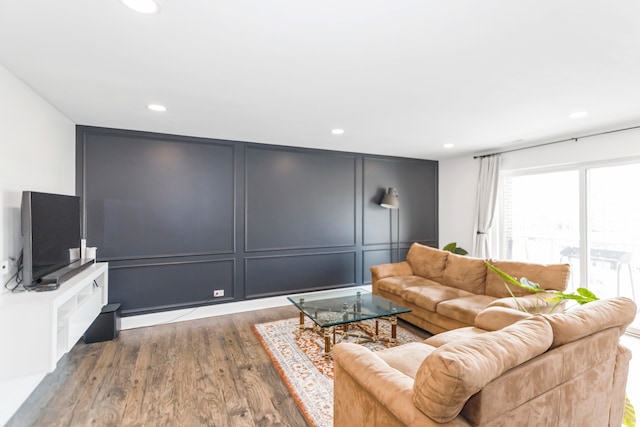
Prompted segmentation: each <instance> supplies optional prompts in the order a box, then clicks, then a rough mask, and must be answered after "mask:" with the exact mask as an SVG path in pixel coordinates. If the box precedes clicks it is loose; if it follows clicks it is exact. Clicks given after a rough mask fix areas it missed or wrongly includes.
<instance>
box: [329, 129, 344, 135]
mask: <svg viewBox="0 0 640 427" xmlns="http://www.w3.org/2000/svg"><path fill="white" fill-rule="evenodd" d="M331 133H332V134H334V135H342V134H343V133H344V129H331Z"/></svg>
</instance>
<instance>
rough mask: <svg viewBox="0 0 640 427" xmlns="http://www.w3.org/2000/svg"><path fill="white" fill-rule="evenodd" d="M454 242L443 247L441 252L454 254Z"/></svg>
mask: <svg viewBox="0 0 640 427" xmlns="http://www.w3.org/2000/svg"><path fill="white" fill-rule="evenodd" d="M456 244H457V243H456V242H451V243H449V244H448V245H445V247H444V248H442V250H443V251H448V252H454V251H455V249H456Z"/></svg>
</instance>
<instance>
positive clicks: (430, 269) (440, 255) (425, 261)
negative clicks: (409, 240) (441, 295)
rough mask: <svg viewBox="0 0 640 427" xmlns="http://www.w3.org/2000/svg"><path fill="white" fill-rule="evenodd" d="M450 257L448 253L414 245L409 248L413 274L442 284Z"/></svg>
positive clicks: (418, 244)
mask: <svg viewBox="0 0 640 427" xmlns="http://www.w3.org/2000/svg"><path fill="white" fill-rule="evenodd" d="M448 255H449V252H447V251H441V250H440V249H435V248H430V247H429V246H424V245H421V244H420V243H414V244H413V245H411V248H409V253H408V254H407V262H408V263H409V264H410V265H411V269H412V270H413V274H415V275H417V276H422V277H424V278H425V279H431V280H435V281H437V282H440V283H442V274H443V273H444V266H445V264H446V262H447V257H448Z"/></svg>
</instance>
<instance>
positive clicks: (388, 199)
mask: <svg viewBox="0 0 640 427" xmlns="http://www.w3.org/2000/svg"><path fill="white" fill-rule="evenodd" d="M380 206H382V207H383V208H385V209H397V210H398V222H397V224H398V232H397V234H396V237H397V245H396V257H397V261H398V262H400V197H399V196H398V190H396V189H395V188H394V187H389V189H388V190H387V192H386V194H385V195H384V197H383V198H382V201H381V202H380ZM389 215H390V216H389V218H390V219H391V218H393V217H392V216H391V213H389ZM391 227H393V225H392V224H390V226H389V228H390V229H392V228H391ZM391 244H392V245H393V236H392V239H391ZM392 247H393V246H392ZM391 261H392V262H393V257H392V259H391Z"/></svg>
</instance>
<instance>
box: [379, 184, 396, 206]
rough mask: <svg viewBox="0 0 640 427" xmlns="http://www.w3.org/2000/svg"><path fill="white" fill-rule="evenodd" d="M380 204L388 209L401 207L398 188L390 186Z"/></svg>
mask: <svg viewBox="0 0 640 427" xmlns="http://www.w3.org/2000/svg"><path fill="white" fill-rule="evenodd" d="M380 206H382V207H383V208H387V209H398V208H399V207H400V198H399V197H398V190H396V189H395V188H393V187H389V189H388V190H387V193H386V194H385V195H384V197H383V199H382V201H381V202H380Z"/></svg>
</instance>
